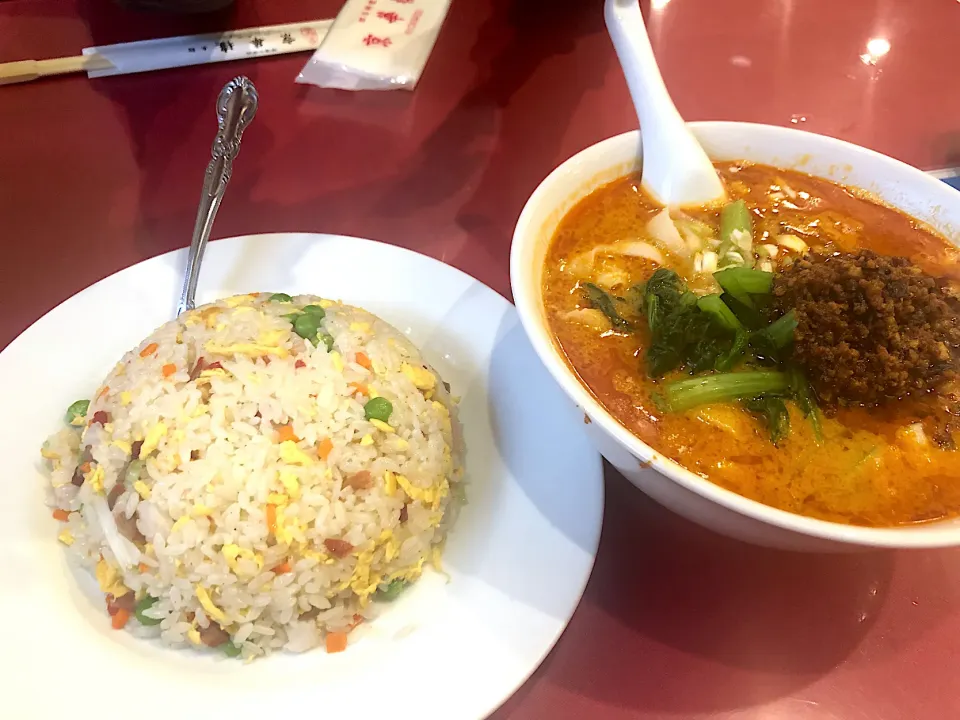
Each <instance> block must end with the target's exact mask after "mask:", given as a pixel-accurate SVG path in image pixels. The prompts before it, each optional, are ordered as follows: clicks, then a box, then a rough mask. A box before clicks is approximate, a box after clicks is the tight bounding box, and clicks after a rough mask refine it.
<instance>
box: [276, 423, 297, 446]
mask: <svg viewBox="0 0 960 720" xmlns="http://www.w3.org/2000/svg"><path fill="white" fill-rule="evenodd" d="M287 440H292V441H293V442H295V443H296V442H300V438H298V437H297V436H296V435H294V434H293V428H292V427H291V426H290V425H280V426H279V427H277V442H286V441H287Z"/></svg>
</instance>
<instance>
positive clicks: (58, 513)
mask: <svg viewBox="0 0 960 720" xmlns="http://www.w3.org/2000/svg"><path fill="white" fill-rule="evenodd" d="M69 517H70V513H68V512H67V511H66V510H61V509H60V508H57V509H56V510H54V511H53V519H54V520H59V521H60V522H66V521H67V519H68V518H69Z"/></svg>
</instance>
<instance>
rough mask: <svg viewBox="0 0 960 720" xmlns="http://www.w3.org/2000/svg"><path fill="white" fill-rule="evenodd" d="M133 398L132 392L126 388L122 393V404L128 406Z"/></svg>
mask: <svg viewBox="0 0 960 720" xmlns="http://www.w3.org/2000/svg"><path fill="white" fill-rule="evenodd" d="M131 400H133V395H131V394H130V391H129V390H124V391H123V392H121V393H120V404H121V405H123V406H127V405H129V404H130V401H131Z"/></svg>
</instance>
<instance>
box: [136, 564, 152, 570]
mask: <svg viewBox="0 0 960 720" xmlns="http://www.w3.org/2000/svg"><path fill="white" fill-rule="evenodd" d="M149 569H150V566H149V565H147V564H146V563H140V564H139V565H137V570H139V571H140V572H146V571H147V570H149Z"/></svg>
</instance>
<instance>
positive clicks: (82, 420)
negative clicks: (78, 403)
mask: <svg viewBox="0 0 960 720" xmlns="http://www.w3.org/2000/svg"><path fill="white" fill-rule="evenodd" d="M70 424H71V425H73V427H83V426H84V425H86V424H87V418H86V416H84V415H77V416H76V417H75V418H74V419H73V420H71V421H70Z"/></svg>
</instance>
